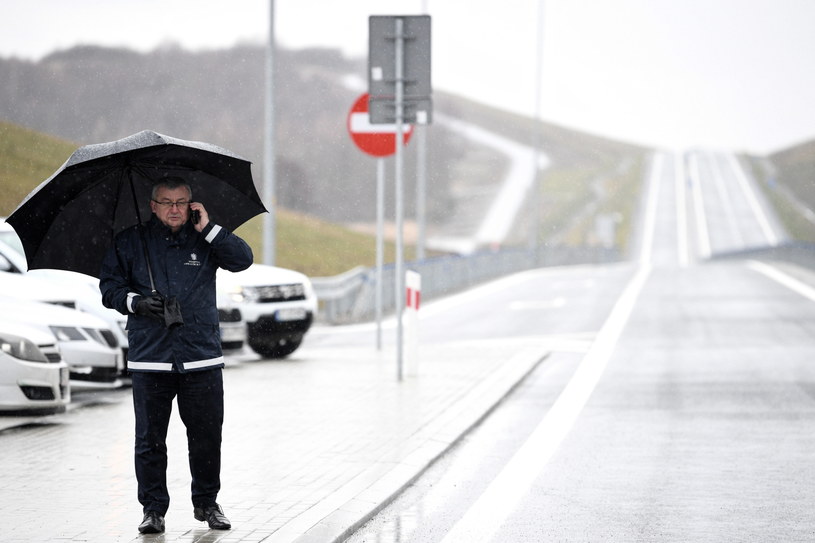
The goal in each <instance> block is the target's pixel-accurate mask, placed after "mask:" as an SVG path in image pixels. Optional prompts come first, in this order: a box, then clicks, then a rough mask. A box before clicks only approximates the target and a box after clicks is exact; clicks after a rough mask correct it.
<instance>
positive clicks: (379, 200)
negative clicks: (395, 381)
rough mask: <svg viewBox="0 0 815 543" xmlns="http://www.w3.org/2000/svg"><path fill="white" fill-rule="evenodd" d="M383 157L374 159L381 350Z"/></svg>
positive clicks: (379, 344)
mask: <svg viewBox="0 0 815 543" xmlns="http://www.w3.org/2000/svg"><path fill="white" fill-rule="evenodd" d="M384 231H385V159H384V158H382V157H380V158H377V159H376V296H375V297H376V349H377V350H378V351H381V350H382V264H383V262H384V259H385V256H384V252H385V232H384Z"/></svg>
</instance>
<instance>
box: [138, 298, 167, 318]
mask: <svg viewBox="0 0 815 543" xmlns="http://www.w3.org/2000/svg"><path fill="white" fill-rule="evenodd" d="M136 315H142V316H144V317H150V318H153V319H156V320H160V321H161V322H164V298H162V297H161V296H157V295H155V294H153V295H152V296H142V298H141V299H140V300H139V301H138V302H136Z"/></svg>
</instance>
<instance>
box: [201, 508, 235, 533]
mask: <svg viewBox="0 0 815 543" xmlns="http://www.w3.org/2000/svg"><path fill="white" fill-rule="evenodd" d="M192 513H193V515H195V520H200V521H204V520H205V521H207V524H209V527H210V528H211V529H213V530H229V529H230V528H232V525H231V524H230V523H229V519H228V518H226V515H224V510H223V509H221V506H220V505H218V504H217V503H216V504H215V505H210V506H208V507H195V508H194V509H193V510H192Z"/></svg>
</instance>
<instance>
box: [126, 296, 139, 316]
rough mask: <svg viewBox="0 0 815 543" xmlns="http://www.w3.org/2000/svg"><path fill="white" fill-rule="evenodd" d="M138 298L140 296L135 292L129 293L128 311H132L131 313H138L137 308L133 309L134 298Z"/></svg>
mask: <svg viewBox="0 0 815 543" xmlns="http://www.w3.org/2000/svg"><path fill="white" fill-rule="evenodd" d="M136 296H138V294H136V293H135V292H128V293H127V310H128V311H130V312H131V313H135V312H136V308H135V307H133V298H135V297H136Z"/></svg>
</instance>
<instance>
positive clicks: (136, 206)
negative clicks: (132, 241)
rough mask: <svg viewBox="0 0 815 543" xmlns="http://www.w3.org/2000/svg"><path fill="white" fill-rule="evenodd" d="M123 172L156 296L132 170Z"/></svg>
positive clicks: (128, 169) (151, 286)
mask: <svg viewBox="0 0 815 543" xmlns="http://www.w3.org/2000/svg"><path fill="white" fill-rule="evenodd" d="M125 170H126V171H127V174H126V173H125V171H122V175H127V178H128V180H129V181H130V192H131V194H133V207H135V208H136V220H138V226H137V227H136V228H138V230H139V237H141V247H142V250H143V251H144V261H145V262H146V263H147V275H148V276H149V277H150V290H151V291H152V294H157V291H156V283H155V282H154V281H153V267H152V266H151V265H150V254H149V253H148V252H147V238H146V237H145V236H144V228H143V227H142V223H141V213H140V212H139V201H138V199H137V198H136V187H135V186H134V185H133V170H131V169H130V168H125Z"/></svg>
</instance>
